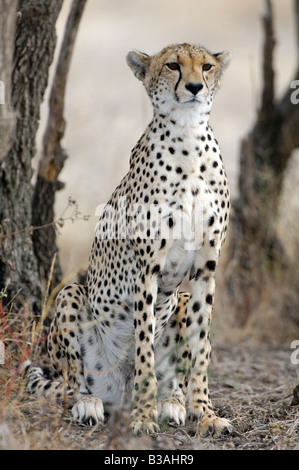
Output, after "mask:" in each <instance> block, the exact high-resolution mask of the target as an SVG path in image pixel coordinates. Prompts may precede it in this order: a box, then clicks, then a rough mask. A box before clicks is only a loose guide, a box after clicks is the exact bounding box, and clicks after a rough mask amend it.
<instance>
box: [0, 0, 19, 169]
mask: <svg viewBox="0 0 299 470" xmlns="http://www.w3.org/2000/svg"><path fill="white" fill-rule="evenodd" d="M17 4H18V2H17V0H3V1H2V2H1V3H0V42H1V48H0V81H1V82H0V144H1V145H0V163H1V160H2V159H3V158H4V157H5V155H6V153H7V151H8V149H9V148H10V146H11V144H12V138H13V132H14V129H15V114H14V111H13V109H12V106H11V71H12V64H13V54H14V38H15V27H16V22H17Z"/></svg>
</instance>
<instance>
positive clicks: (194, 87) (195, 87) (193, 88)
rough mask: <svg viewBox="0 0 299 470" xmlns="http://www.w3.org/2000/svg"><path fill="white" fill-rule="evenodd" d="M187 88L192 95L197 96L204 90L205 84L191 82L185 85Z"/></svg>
mask: <svg viewBox="0 0 299 470" xmlns="http://www.w3.org/2000/svg"><path fill="white" fill-rule="evenodd" d="M185 87H186V88H187V90H188V91H190V92H191V93H192V95H194V96H195V95H197V93H198V92H199V91H200V90H201V89H202V87H203V84H202V83H200V82H198V83H194V82H189V83H187V84H186V85H185Z"/></svg>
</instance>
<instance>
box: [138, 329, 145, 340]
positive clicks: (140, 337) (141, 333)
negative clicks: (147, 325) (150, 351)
mask: <svg viewBox="0 0 299 470" xmlns="http://www.w3.org/2000/svg"><path fill="white" fill-rule="evenodd" d="M144 338H145V334H144V331H141V332H140V334H139V339H140V341H143V340H144Z"/></svg>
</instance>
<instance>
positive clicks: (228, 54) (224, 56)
mask: <svg viewBox="0 0 299 470" xmlns="http://www.w3.org/2000/svg"><path fill="white" fill-rule="evenodd" d="M213 55H214V57H215V59H217V60H218V62H219V63H220V67H221V72H223V70H225V69H226V67H228V66H229V63H230V61H231V58H232V51H224V52H218V53H217V54H213Z"/></svg>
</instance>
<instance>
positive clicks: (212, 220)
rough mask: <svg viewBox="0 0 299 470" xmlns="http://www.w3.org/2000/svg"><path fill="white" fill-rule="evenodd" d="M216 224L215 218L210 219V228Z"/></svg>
mask: <svg viewBox="0 0 299 470" xmlns="http://www.w3.org/2000/svg"><path fill="white" fill-rule="evenodd" d="M214 222H215V218H214V217H213V216H212V217H210V219H209V227H211V226H212V225H213V223H214Z"/></svg>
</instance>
